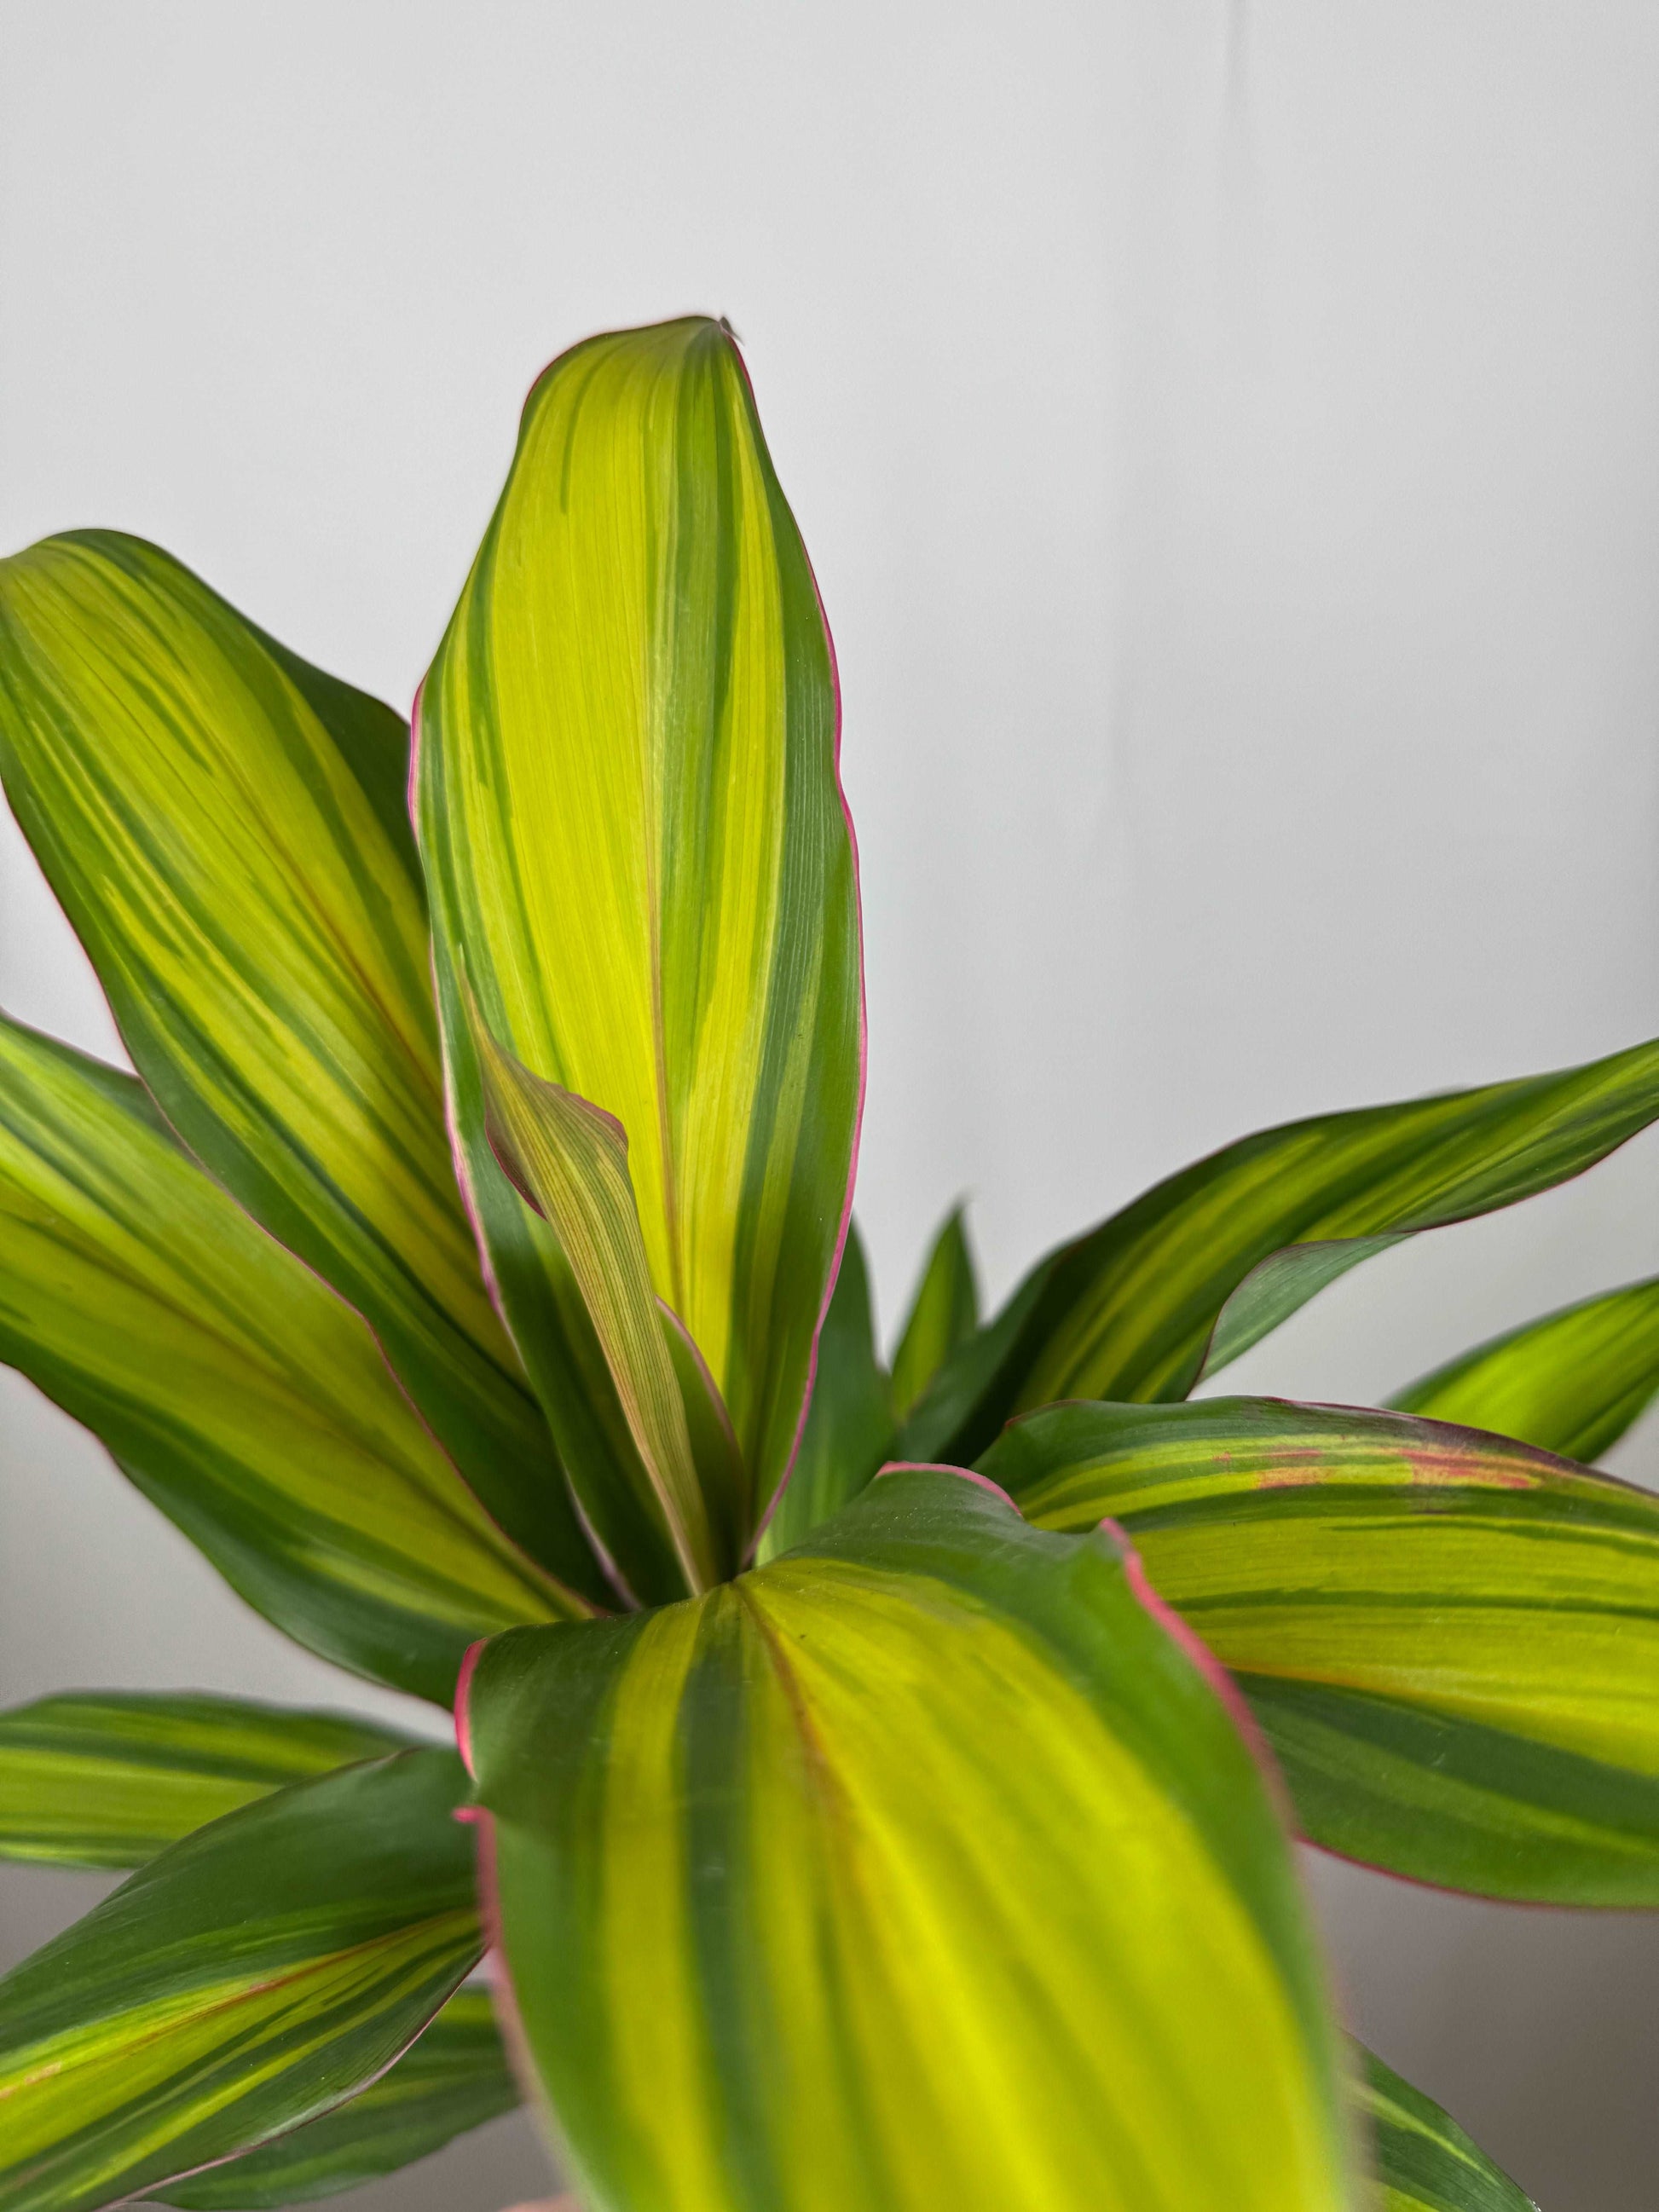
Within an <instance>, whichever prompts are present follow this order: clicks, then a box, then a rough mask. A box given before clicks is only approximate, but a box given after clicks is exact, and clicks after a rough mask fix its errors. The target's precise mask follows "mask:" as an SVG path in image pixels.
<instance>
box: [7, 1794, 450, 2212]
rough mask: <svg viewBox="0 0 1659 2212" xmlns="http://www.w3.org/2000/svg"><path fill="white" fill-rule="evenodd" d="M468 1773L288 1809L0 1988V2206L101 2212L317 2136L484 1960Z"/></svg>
mask: <svg viewBox="0 0 1659 2212" xmlns="http://www.w3.org/2000/svg"><path fill="white" fill-rule="evenodd" d="M464 1782H465V1777H464V1775H463V1774H462V1772H461V1770H460V1765H459V1760H457V1759H455V1758H454V1757H453V1754H452V1753H447V1752H441V1751H410V1752H404V1753H398V1755H396V1756H395V1757H393V1758H391V1759H380V1760H376V1761H374V1762H372V1763H370V1764H369V1765H362V1766H354V1767H350V1768H348V1769H346V1770H345V1771H343V1772H342V1773H339V1774H334V1775H328V1776H325V1777H324V1778H320V1779H319V1780H317V1781H314V1782H307V1783H301V1784H296V1785H295V1786H294V1787H293V1788H291V1789H288V1790H280V1791H278V1792H277V1793H276V1795H275V1796H270V1797H266V1798H264V1799H262V1800H261V1801H260V1802H258V1804H253V1805H249V1806H246V1807H245V1808H243V1809H242V1810H241V1811H240V1812H236V1813H232V1814H228V1815H227V1816H226V1817H225V1818H224V1819H222V1820H216V1821H214V1822H213V1823H212V1824H211V1825H210V1826H208V1827H206V1828H204V1829H201V1830H199V1831H198V1832H197V1833H196V1834H195V1835H193V1836H191V1837H188V1838H186V1839H185V1841H184V1842H182V1843H179V1844H174V1845H173V1848H172V1849H171V1850H168V1851H166V1852H164V1853H163V1854H162V1855H161V1857H160V1858H158V1859H156V1860H155V1861H153V1862H152V1863H150V1865H149V1866H148V1867H146V1868H145V1869H143V1871H142V1872H141V1873H139V1874H137V1875H133V1876H132V1878H131V1881H127V1882H126V1883H125V1884H124V1885H123V1886H122V1887H121V1888H119V1889H118V1890H117V1891H116V1892H115V1893H114V1894H113V1895H112V1896H111V1897H109V1898H107V1899H105V1901H104V1903H103V1904H102V1905H99V1906H97V1907H96V1908H95V1909H94V1911H92V1912H91V1913H89V1914H88V1917H86V1918H85V1919H84V1920H82V1921H80V1922H77V1923H76V1925H75V1926H74V1927H72V1928H70V1929H68V1930H67V1932H66V1933H65V1934H64V1935H62V1936H58V1938H56V1940H55V1941H54V1942H51V1943H49V1944H47V1945H46V1948H45V1949H44V1950H41V1951H39V1952H37V1953H36V1954H34V1956H33V1958H32V1959H28V1960H25V1961H24V1963H23V1964H22V1965H21V1966H18V1967H16V1968H15V1969H14V1971H13V1972H11V1973H10V1974H9V1975H7V1976H6V1977H5V1978H4V1979H3V1980H0V2119H3V2124H0V2204H3V2205H4V2207H5V2208H6V2212H92V2208H94V2207H99V2206H103V2205H107V2204H111V2203H115V2202H116V2201H118V2200H120V2201H125V2200H126V2199H127V2198H128V2197H134V2196H142V2195H143V2194H145V2193H147V2191H148V2190H149V2188H151V2187H152V2186H154V2185H156V2184H159V2183H161V2182H165V2181H166V2180H167V2179H170V2178H172V2177H173V2176H175V2175H179V2174H182V2173H185V2172H191V2171H193V2170H194V2169H195V2168H197V2167H198V2166H205V2165H208V2164H210V2163H211V2162H212V2161H213V2160H217V2159H221V2158H225V2157H228V2156H232V2155H234V2154H235V2153H237V2152H238V2151H240V2150H243V2149H246V2148H251V2147H252V2146H253V2145H255V2144H258V2143H261V2142H267V2141H269V2140H270V2138H272V2137H273V2136H278V2135H280V2134H282V2133H283V2131H285V2130H288V2129H289V2128H294V2127H297V2126H299V2125H301V2124H303V2123H305V2122H307V2121H309V2120H313V2119H314V2118H318V2117H319V2115H321V2114H322V2113H324V2112H328V2111H329V2110H331V2108H332V2107H333V2106H336V2105H337V2104H339V2103H340V2102H342V2101H343V2100H344V2099H345V2098H347V2097H349V2096H350V2095H351V2094H352V2093H354V2092H355V2091H356V2090H357V2089H360V2088H362V2087H364V2086H366V2084H367V2083H368V2082H369V2081H372V2080H374V2078H375V2077H376V2076H377V2075H379V2074H380V2073H381V2072H383V2071H384V2070H385V2069H386V2067H387V2066H388V2065H390V2064H391V2063H392V2061H393V2060H394V2059H395V2058H396V2057H397V2056H398V2053H399V2051H402V2050H403V2049H404V2046H405V2045H407V2044H408V2043H409V2042H410V2040H411V2039H413V2038H414V2036H415V2035H416V2034H417V2033H419V2031H420V2029H421V2028H422V2027H423V2026H424V2025H425V2024H426V2022H427V2021H428V2020H429V2019H430V2018H431V2017H432V2015H434V2014H435V2012H437V2010H438V2009H439V2008H440V2007H441V2005H442V2004H443V2002H445V2000H446V1999H447V1997H448V1996H449V1995H450V1993H451V1991H452V1990H453V1989H454V1988H455V1986H456V1985H457V1984H458V1983H459V1982H460V1981H461V1979H462V1978H464V1977H465V1974H466V1973H467V1972H468V1971H469V1969H470V1968H471V1966H472V1965H473V1964H474V1962H475V1961H476V1960H477V1956H478V1954H479V1951H480V1948H481V1947H482V1940H483V1939H482V1936H481V1935H480V1932H479V1928H478V1921H477V1912H476V1910H475V1908H474V1905H473V1900H472V1894H471V1890H472V1866H471V1843H470V1840H469V1838H468V1836H467V1833H466V1831H465V1829H464V1828H462V1827H461V1826H459V1825H458V1824H457V1823H456V1821H455V1820H454V1818H453V1814H454V1810H455V1807H456V1803H457V1800H458V1798H459V1796H460V1794H461V1792H462V1788H463V1785H464Z"/></svg>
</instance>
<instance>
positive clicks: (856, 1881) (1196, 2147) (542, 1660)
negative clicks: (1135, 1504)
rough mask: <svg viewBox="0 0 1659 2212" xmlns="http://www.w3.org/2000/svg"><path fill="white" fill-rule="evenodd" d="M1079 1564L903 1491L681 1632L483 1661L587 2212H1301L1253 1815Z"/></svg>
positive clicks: (1294, 1989)
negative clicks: (853, 2208) (596, 2209)
mask: <svg viewBox="0 0 1659 2212" xmlns="http://www.w3.org/2000/svg"><path fill="white" fill-rule="evenodd" d="M1168 1618H1169V1617H1168V1616H1167V1615H1165V1614H1164V1613H1162V1612H1161V1611H1160V1610H1159V1609H1158V1607H1156V1605H1155V1603H1154V1601H1152V1599H1151V1595H1150V1593H1149V1592H1147V1591H1146V1587H1145V1584H1144V1583H1140V1582H1139V1580H1138V1571H1137V1569H1136V1566H1135V1564H1134V1561H1133V1557H1132V1556H1131V1555H1129V1554H1127V1553H1126V1551H1125V1550H1124V1548H1123V1547H1121V1546H1120V1545H1119V1544H1118V1543H1117V1541H1115V1539H1114V1538H1112V1537H1111V1536H1109V1535H1108V1534H1092V1535H1090V1536H1087V1537H1082V1538H1057V1537H1054V1536H1049V1535H1046V1534H1042V1533H1040V1532H1038V1531H1036V1530H1033V1529H1030V1528H1027V1527H1026V1526H1025V1525H1024V1523H1023V1522H1021V1521H1020V1519H1019V1517H1018V1515H1017V1514H1016V1513H1014V1512H1013V1511H1012V1510H1011V1508H1010V1507H1009V1505H1008V1504H1007V1501H1006V1499H1004V1498H1000V1497H998V1496H996V1495H995V1494H994V1493H993V1492H990V1491H989V1490H988V1489H987V1488H986V1487H984V1486H981V1484H979V1483H978V1482H976V1481H975V1480H974V1479H973V1478H972V1477H964V1476H963V1475H962V1474H959V1473H957V1471H955V1470H951V1469H942V1468H919V1469H918V1468H909V1469H901V1470H897V1471H896V1472H894V1473H891V1474H888V1475H886V1476H884V1478H883V1479H882V1480H880V1481H878V1482H877V1483H875V1484H873V1485H872V1486H871V1488H870V1489H869V1491H867V1492H866V1493H865V1495H864V1496H863V1497H862V1498H859V1499H857V1500H856V1501H855V1502H854V1504H852V1505H851V1506H849V1507H848V1509H847V1510H845V1511H844V1512H843V1513H842V1514H841V1515H840V1516H838V1517H837V1518H836V1520H835V1521H834V1522H830V1523H829V1524H827V1525H826V1526H825V1527H824V1528H821V1529H819V1530H818V1531H817V1533H816V1534H815V1535H814V1536H813V1537H812V1538H811V1540H810V1541H809V1542H808V1543H807V1544H805V1545H804V1546H802V1547H799V1549H798V1550H796V1551H793V1552H791V1553H787V1554H786V1555H784V1556H782V1557H781V1558H778V1559H773V1560H771V1561H770V1562H769V1564H768V1565H765V1566H763V1567H761V1568H758V1569H757V1570H755V1571H753V1572H751V1573H749V1574H746V1575H744V1576H743V1577H739V1579H738V1581H737V1582H736V1583H727V1584H724V1585H722V1586H721V1587H720V1589H716V1590H714V1591H712V1592H710V1593H709V1594H708V1595H707V1596H706V1597H703V1598H702V1599H700V1600H698V1601H696V1602H695V1603H688V1604H684V1605H679V1606H674V1607H666V1608H664V1609H663V1610H661V1611H659V1612H657V1613H652V1614H648V1615H645V1616H642V1617H637V1616H636V1617H635V1618H633V1619H631V1620H627V1621H618V1622H599V1623H593V1624H586V1625H583V1626H579V1627H571V1628H568V1629H556V1630H551V1631H530V1632H513V1633H512V1634H509V1635H507V1636H505V1637H502V1638H498V1639H496V1640H495V1642H494V1643H492V1644H488V1645H486V1646H485V1647H484V1649H483V1653H482V1656H481V1658H480V1661H479V1662H478V1664H477V1670H476V1673H475V1674H474V1675H473V1677H472V1680H471V1688H470V1692H467V1693H465V1696H464V1709H465V1717H466V1724H467V1728H468V1730H469V1735H470V1755H471V1760H472V1763H473V1765H474V1769H475V1772H476V1775H477V1784H478V1794H479V1797H480V1799H481V1802H483V1805H484V1806H485V1807H487V1808H489V1813H490V1814H491V1815H492V1816H493V1820H492V1826H493V1831H494V1857H495V1880H496V1882H497V1885H498V1905H499V1912H500V1918H501V1928H502V1941H503V1945H504V1950H505V1955H506V1958H507V1963H508V1965H509V1966H510V1969H511V1972H512V1977H513V1984H514V1986H515V1990H516V1993H517V2001H518V2006H519V2010H520V2017H521V2020H522V2024H523V2028H524V2032H525V2035H526V2043H527V2047H528V2049H529V2051H530V2052H531V2054H532V2057H533V2059H534V2061H535V2063H536V2065H537V2067H538V2069H539V2073H540V2076H541V2079H542V2081H544V2084H545V2087H546V2091H547V2093H548V2095H549V2097H550V2100H551V2104H552V2106H553V2110H554V2112H555V2113H556V2118H557V2121H558V2124H559V2125H560V2128H561V2130H562V2135H563V2138H564V2140H565V2142H567V2144H568V2148H569V2152H570V2155H571V2157H572V2159H573V2160H574V2166H575V2170H576V2177H577V2179H578V2182H579V2184H580V2186H581V2187H582V2189H583V2190H584V2191H586V2195H587V2196H588V2197H591V2199H592V2201H593V2202H594V2203H599V2204H603V2205H605V2207H606V2208H607V2212H659V2208H660V2207H662V2206H664V2205H666V2204H672V2205H673V2206H674V2207H675V2208H676V2212H846V2208H847V2207H848V2206H849V2205H858V2206H860V2207H870V2208H872V2212H873V2208H876V2207H879V2208H881V2212H945V2208H947V2207H948V2208H949V2212H1010V2209H1011V2208H1013V2207H1026V2206H1039V2205H1040V2206H1042V2208H1043V2212H1070V2208H1073V2207H1075V2208H1077V2212H1084V2208H1087V2212H1312V2208H1320V2212H1326V2208H1336V2207H1339V2206H1346V2205H1348V2204H1351V2203H1352V2202H1353V2201H1354V2200H1353V2197H1352V2194H1351V2191H1350V2186H1349V2182H1348V2179H1347V2160H1346V2124H1345V2118H1344V2109H1343V2096H1342V2088H1341V2080H1340V2075H1341V2070H1342V2066H1343V2063H1344V2062H1343V2056H1342V2054H1341V2052H1340V2050H1339V2048H1338V2045H1337V2043H1336V2041H1335V2039H1334V2037H1333V2033H1332V2030H1331V2028H1330V2026H1329V2023H1328V2014H1327V2010H1326V2004H1325V1997H1324V1992H1323V1989H1322V1982H1321V1976H1320V1972H1319V1968H1318V1966H1317V1964H1316V1952H1315V1948H1314V1944H1313V1941H1312V1938H1311V1936H1310V1933H1309V1929H1308V1923H1307V1920H1306V1917H1305V1914H1304V1908H1303V1905H1302V1901H1301V1899H1300V1897H1299V1894H1298V1893H1297V1887H1296V1882H1295V1877H1294V1872H1293V1868H1292V1864H1291V1857H1290V1855H1289V1852H1288V1850H1287V1848H1286V1844H1285V1837H1284V1833H1283V1831H1282V1829H1281V1827H1280V1825H1279V1818H1278V1814H1277V1811H1276V1808H1275V1805H1274V1802H1273V1796H1272V1793H1271V1791H1270V1790H1269V1789H1268V1787H1267V1784H1266V1783H1265V1780H1264V1777H1263V1775H1262V1772H1261V1770H1260V1769H1259V1767H1258V1766H1257V1764H1256V1761H1255V1755H1254V1753H1252V1751H1251V1750H1250V1748H1249V1746H1248V1745H1247V1743H1246V1741H1244V1739H1243V1736H1242V1735H1240V1734H1239V1732H1238V1730H1237V1728H1236V1726H1235V1724H1234V1721H1233V1718H1232V1717H1231V1711H1230V1710H1229V1708H1228V1705H1227V1704H1226V1703H1225V1699H1224V1698H1223V1697H1222V1695H1220V1694H1219V1693H1218V1688H1217V1686H1216V1684H1217V1682H1218V1680H1219V1677H1218V1674H1215V1672H1214V1670H1211V1671H1210V1672H1206V1670H1205V1668H1203V1667H1202V1666H1200V1664H1198V1663H1195V1660H1194V1656H1193V1655H1194V1652H1196V1650H1197V1649H1198V1647H1197V1646H1196V1645H1195V1644H1188V1643H1186V1642H1183V1641H1182V1639H1181V1638H1178V1637H1177V1636H1176V1635H1175V1634H1172V1633H1171V1632H1170V1627H1169V1626H1167V1625H1166V1623H1167V1621H1168Z"/></svg>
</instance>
